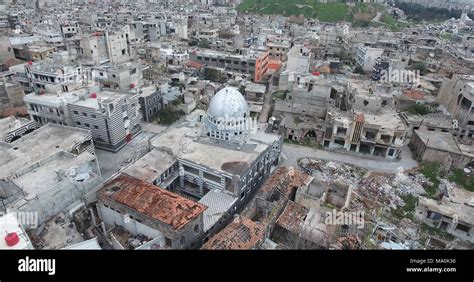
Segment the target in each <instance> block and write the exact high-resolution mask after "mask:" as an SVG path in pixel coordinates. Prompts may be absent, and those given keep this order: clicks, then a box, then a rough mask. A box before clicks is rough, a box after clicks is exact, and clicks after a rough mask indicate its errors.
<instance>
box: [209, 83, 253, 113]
mask: <svg viewBox="0 0 474 282" xmlns="http://www.w3.org/2000/svg"><path fill="white" fill-rule="evenodd" d="M248 113H249V108H248V104H247V101H246V100H245V98H244V96H242V94H240V92H239V90H237V88H235V87H225V88H223V89H222V90H220V91H219V92H217V93H216V95H214V97H213V98H212V100H211V103H210V105H209V109H208V110H207V115H208V116H209V117H210V118H225V117H229V118H245V117H247V116H248Z"/></svg>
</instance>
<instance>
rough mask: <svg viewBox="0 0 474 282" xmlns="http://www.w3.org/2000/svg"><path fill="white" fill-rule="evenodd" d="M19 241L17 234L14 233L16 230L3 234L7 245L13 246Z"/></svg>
mask: <svg viewBox="0 0 474 282" xmlns="http://www.w3.org/2000/svg"><path fill="white" fill-rule="evenodd" d="M19 241H20V239H19V238H18V234H16V232H12V233H8V234H7V236H5V242H7V246H9V247H13V246H15V245H16V244H18V242H19Z"/></svg>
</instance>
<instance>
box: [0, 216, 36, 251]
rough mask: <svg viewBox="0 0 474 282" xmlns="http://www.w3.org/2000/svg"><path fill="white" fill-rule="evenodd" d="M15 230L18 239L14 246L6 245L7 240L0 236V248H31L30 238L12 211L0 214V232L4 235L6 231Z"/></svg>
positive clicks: (11, 231)
mask: <svg viewBox="0 0 474 282" xmlns="http://www.w3.org/2000/svg"><path fill="white" fill-rule="evenodd" d="M13 232H15V233H16V234H17V235H18V238H19V239H20V240H19V241H18V243H17V244H16V245H14V246H8V245H7V242H6V241H5V240H4V239H3V238H2V239H1V240H0V250H28V249H33V245H32V243H31V241H30V238H29V237H28V235H27V234H26V232H25V230H24V229H23V227H22V226H21V225H20V223H19V222H18V217H17V216H16V214H14V213H7V214H4V215H2V216H0V234H2V237H4V236H5V235H6V234H8V233H13Z"/></svg>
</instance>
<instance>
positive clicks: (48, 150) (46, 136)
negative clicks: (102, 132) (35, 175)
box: [0, 123, 91, 179]
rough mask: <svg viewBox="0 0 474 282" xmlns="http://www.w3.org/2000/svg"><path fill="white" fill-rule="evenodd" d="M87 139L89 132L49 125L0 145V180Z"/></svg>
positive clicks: (68, 149) (71, 148)
mask: <svg viewBox="0 0 474 282" xmlns="http://www.w3.org/2000/svg"><path fill="white" fill-rule="evenodd" d="M90 139H91V135H90V131H89V130H85V129H80V128H75V127H69V126H63V125H57V124H51V123H49V124H47V125H44V126H42V127H40V128H38V129H36V130H35V131H33V132H31V133H30V134H28V135H27V136H25V137H24V138H20V139H18V140H16V141H14V142H12V143H8V144H5V143H4V144H1V143H0V179H4V178H7V177H9V176H12V175H14V174H18V172H19V171H21V170H22V169H23V168H25V167H29V166H31V165H32V164H34V163H36V162H39V161H41V160H43V159H46V158H48V157H50V156H52V155H55V154H56V153H57V152H60V151H66V152H71V151H73V150H74V149H75V148H76V147H77V146H78V145H79V144H82V143H83V142H85V141H87V140H90Z"/></svg>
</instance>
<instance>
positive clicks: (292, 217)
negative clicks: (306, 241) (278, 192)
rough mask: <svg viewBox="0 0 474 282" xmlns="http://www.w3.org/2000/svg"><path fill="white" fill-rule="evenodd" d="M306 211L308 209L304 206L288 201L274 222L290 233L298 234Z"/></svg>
mask: <svg viewBox="0 0 474 282" xmlns="http://www.w3.org/2000/svg"><path fill="white" fill-rule="evenodd" d="M307 213H308V210H307V209H306V208H305V207H303V206H301V205H299V204H297V203H295V202H293V201H289V202H288V204H287V205H286V207H285V210H284V211H283V213H282V214H281V215H280V217H279V218H278V220H277V222H276V224H278V225H279V226H281V227H283V228H284V229H286V230H288V231H290V232H292V233H295V234H299V233H300V232H301V228H303V223H304V221H305V219H306V215H307Z"/></svg>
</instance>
